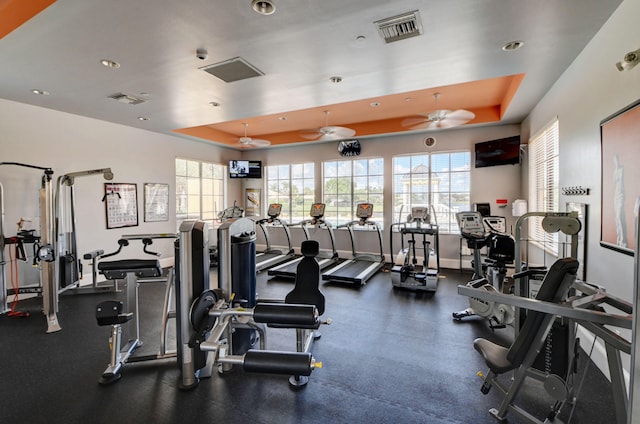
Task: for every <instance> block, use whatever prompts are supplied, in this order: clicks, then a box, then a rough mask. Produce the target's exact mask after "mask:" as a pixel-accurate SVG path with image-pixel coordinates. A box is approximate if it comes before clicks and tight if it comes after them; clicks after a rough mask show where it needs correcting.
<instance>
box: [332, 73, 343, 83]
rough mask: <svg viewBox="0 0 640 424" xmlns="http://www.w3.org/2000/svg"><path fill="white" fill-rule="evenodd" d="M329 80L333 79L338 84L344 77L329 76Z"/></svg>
mask: <svg viewBox="0 0 640 424" xmlns="http://www.w3.org/2000/svg"><path fill="white" fill-rule="evenodd" d="M329 81H331V82H332V83H335V84H337V83H339V82H342V77H339V76H337V75H336V76H333V77H329Z"/></svg>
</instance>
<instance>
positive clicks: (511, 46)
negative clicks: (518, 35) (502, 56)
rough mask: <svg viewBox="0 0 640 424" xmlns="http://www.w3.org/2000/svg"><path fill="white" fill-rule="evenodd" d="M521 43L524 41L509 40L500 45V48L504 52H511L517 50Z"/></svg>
mask: <svg viewBox="0 0 640 424" xmlns="http://www.w3.org/2000/svg"><path fill="white" fill-rule="evenodd" d="M523 44H524V41H509V42H508V43H506V44H505V45H504V46H502V50H503V51H505V52H512V51H515V50H518V49H519V48H520V47H522V45H523Z"/></svg>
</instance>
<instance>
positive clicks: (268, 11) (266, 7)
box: [251, 0, 276, 15]
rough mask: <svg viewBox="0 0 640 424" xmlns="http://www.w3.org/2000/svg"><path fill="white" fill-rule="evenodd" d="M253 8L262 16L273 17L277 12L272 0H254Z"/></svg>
mask: <svg viewBox="0 0 640 424" xmlns="http://www.w3.org/2000/svg"><path fill="white" fill-rule="evenodd" d="M251 8H252V9H253V10H255V11H256V12H258V13H259V14H261V15H272V14H273V12H275V11H276V5H275V4H273V2H272V1H270V0H253V1H252V2H251Z"/></svg>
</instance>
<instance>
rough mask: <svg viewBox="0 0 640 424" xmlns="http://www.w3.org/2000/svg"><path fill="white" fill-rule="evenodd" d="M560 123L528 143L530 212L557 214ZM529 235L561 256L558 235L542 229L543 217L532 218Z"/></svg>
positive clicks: (547, 249) (550, 126)
mask: <svg viewBox="0 0 640 424" xmlns="http://www.w3.org/2000/svg"><path fill="white" fill-rule="evenodd" d="M559 143H560V142H559V135H558V120H557V119H554V120H553V122H551V123H550V124H549V125H548V126H547V127H546V128H545V129H544V130H542V131H541V132H540V133H538V134H537V135H536V136H534V137H533V138H531V139H530V140H529V210H531V211H536V212H556V211H558V210H559V193H558V150H559ZM528 221H529V235H530V237H531V239H532V240H534V243H537V244H539V245H540V247H541V248H543V249H545V250H546V251H547V252H549V253H551V254H553V255H556V256H557V255H558V250H559V246H558V241H559V240H558V233H547V232H546V231H544V230H543V229H542V223H541V217H531V218H529V220H528Z"/></svg>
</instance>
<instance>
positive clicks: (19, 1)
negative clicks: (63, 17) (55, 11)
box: [0, 0, 56, 39]
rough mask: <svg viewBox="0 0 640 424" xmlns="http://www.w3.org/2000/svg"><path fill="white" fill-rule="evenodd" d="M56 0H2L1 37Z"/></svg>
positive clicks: (0, 15)
mask: <svg viewBox="0 0 640 424" xmlns="http://www.w3.org/2000/svg"><path fill="white" fill-rule="evenodd" d="M55 2H56V0H0V39H2V38H3V37H5V36H6V35H7V34H9V33H10V32H12V31H13V30H15V29H16V28H18V27H19V26H21V25H22V24H24V23H25V22H27V21H28V20H29V19H31V18H33V17H34V16H36V15H37V14H38V13H40V12H42V11H43V10H44V9H46V8H47V7H49V6H51V5H52V4H53V3H55Z"/></svg>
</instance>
